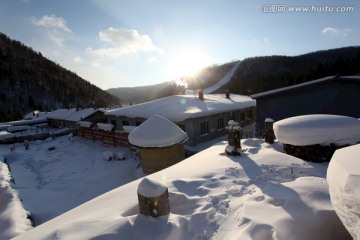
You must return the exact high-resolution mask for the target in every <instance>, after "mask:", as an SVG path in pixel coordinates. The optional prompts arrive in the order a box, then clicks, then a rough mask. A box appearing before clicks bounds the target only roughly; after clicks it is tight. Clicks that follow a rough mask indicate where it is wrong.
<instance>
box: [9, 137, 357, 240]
mask: <svg viewBox="0 0 360 240" xmlns="http://www.w3.org/2000/svg"><path fill="white" fill-rule="evenodd" d="M242 146H243V149H244V152H243V154H242V155H241V156H238V157H234V156H230V157H229V156H226V155H225V154H224V149H225V147H226V143H225V142H223V143H218V144H217V145H214V146H213V147H211V148H209V149H207V150H205V151H202V152H200V153H198V154H196V155H194V156H192V157H190V158H187V159H185V160H184V161H182V162H180V163H178V164H176V165H174V166H172V167H169V168H166V169H164V170H162V171H160V172H156V173H154V174H152V175H151V179H155V180H158V181H160V182H163V183H165V184H166V186H167V187H168V190H169V201H170V206H171V213H170V214H169V215H167V216H163V217H159V218H152V217H145V216H142V215H141V214H139V207H138V204H137V202H138V201H137V200H138V199H137V197H138V196H137V189H138V186H139V183H140V182H141V180H142V179H139V180H136V181H133V182H130V183H128V184H125V185H123V186H121V187H118V188H116V189H114V190H112V191H109V192H107V193H105V194H103V195H101V196H99V197H97V198H94V199H93V200H91V201H89V202H87V203H85V204H82V205H80V206H79V207H76V208H74V209H72V210H70V211H68V212H66V213H64V214H62V215H60V216H58V217H56V218H54V219H52V220H50V221H48V222H46V223H44V224H42V225H40V226H38V227H36V228H34V229H32V230H30V231H29V232H26V233H24V234H22V235H20V236H18V237H17V238H15V239H18V240H19V239H26V240H27V239H53V238H61V239H149V240H151V239H175V240H176V239H184V240H187V239H245V240H247V239H261V240H264V239H266V240H267V239H278V240H287V239H292V240H300V239H320V240H322V239H324V240H325V239H351V238H350V236H349V234H348V233H347V231H346V229H345V228H344V227H343V225H342V224H341V221H340V220H339V218H338V217H337V215H336V213H335V211H334V210H333V208H332V205H331V202H330V196H329V192H328V185H327V182H326V179H325V173H326V168H327V164H311V165H310V164H309V163H306V162H304V161H302V160H301V159H298V158H295V157H291V156H289V155H286V154H283V153H281V152H278V151H277V150H276V149H274V148H273V147H276V148H281V146H280V145H279V144H278V143H277V142H275V144H273V145H269V144H267V143H264V141H263V140H258V139H244V140H242ZM89 154H91V152H90V153H89ZM80 159H81V158H80ZM102 162H104V161H102ZM126 162H128V161H126ZM106 163H109V162H106ZM110 163H113V162H110ZM92 164H93V163H92ZM100 172H101V171H98V173H100ZM74 176H75V175H74ZM98 184H99V183H98V182H94V184H92V185H91V188H93V187H97V185H98ZM145 189H147V188H145Z"/></svg>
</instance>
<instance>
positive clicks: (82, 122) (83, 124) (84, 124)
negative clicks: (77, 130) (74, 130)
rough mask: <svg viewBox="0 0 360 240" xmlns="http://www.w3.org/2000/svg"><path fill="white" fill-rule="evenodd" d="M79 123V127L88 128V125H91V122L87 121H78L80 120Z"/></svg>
mask: <svg viewBox="0 0 360 240" xmlns="http://www.w3.org/2000/svg"><path fill="white" fill-rule="evenodd" d="M79 125H80V127H86V128H89V127H91V125H92V122H88V121H80V122H79Z"/></svg>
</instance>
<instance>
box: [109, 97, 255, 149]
mask: <svg viewBox="0 0 360 240" xmlns="http://www.w3.org/2000/svg"><path fill="white" fill-rule="evenodd" d="M153 114H158V115H160V116H162V117H164V118H167V119H169V120H170V121H172V122H174V123H175V124H177V125H178V126H179V127H180V128H181V129H182V130H183V131H185V132H186V133H187V134H188V137H189V140H188V142H187V145H189V146H195V145H196V144H199V143H202V142H206V141H209V140H212V139H215V138H218V137H221V136H224V135H226V133H227V132H226V129H225V127H226V126H227V124H228V121H229V120H235V121H237V122H239V123H240V125H241V127H243V136H244V137H254V134H255V101H254V100H252V99H251V98H249V97H246V96H240V95H225V94H221V95H220V94H208V95H203V96H202V99H201V97H200V98H199V97H198V96H194V95H191V96H189V95H176V96H170V97H165V98H163V99H158V100H154V101H151V102H147V103H143V104H139V105H134V106H131V107H127V108H122V109H117V110H113V111H109V112H107V113H105V116H106V117H107V119H108V120H107V122H108V123H111V124H113V125H114V126H115V127H116V128H118V129H122V128H123V126H139V125H140V124H141V123H142V122H144V121H145V120H146V119H148V118H149V117H150V116H151V115H153Z"/></svg>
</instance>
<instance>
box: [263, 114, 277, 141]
mask: <svg viewBox="0 0 360 240" xmlns="http://www.w3.org/2000/svg"><path fill="white" fill-rule="evenodd" d="M273 125H274V120H273V119H271V118H266V119H265V142H267V143H270V144H273V143H274V140H275V134H274V129H273Z"/></svg>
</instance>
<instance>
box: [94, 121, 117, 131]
mask: <svg viewBox="0 0 360 240" xmlns="http://www.w3.org/2000/svg"><path fill="white" fill-rule="evenodd" d="M96 125H97V127H98V128H99V129H101V130H104V131H112V130H113V128H114V125H112V124H110V123H97V124H96Z"/></svg>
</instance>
